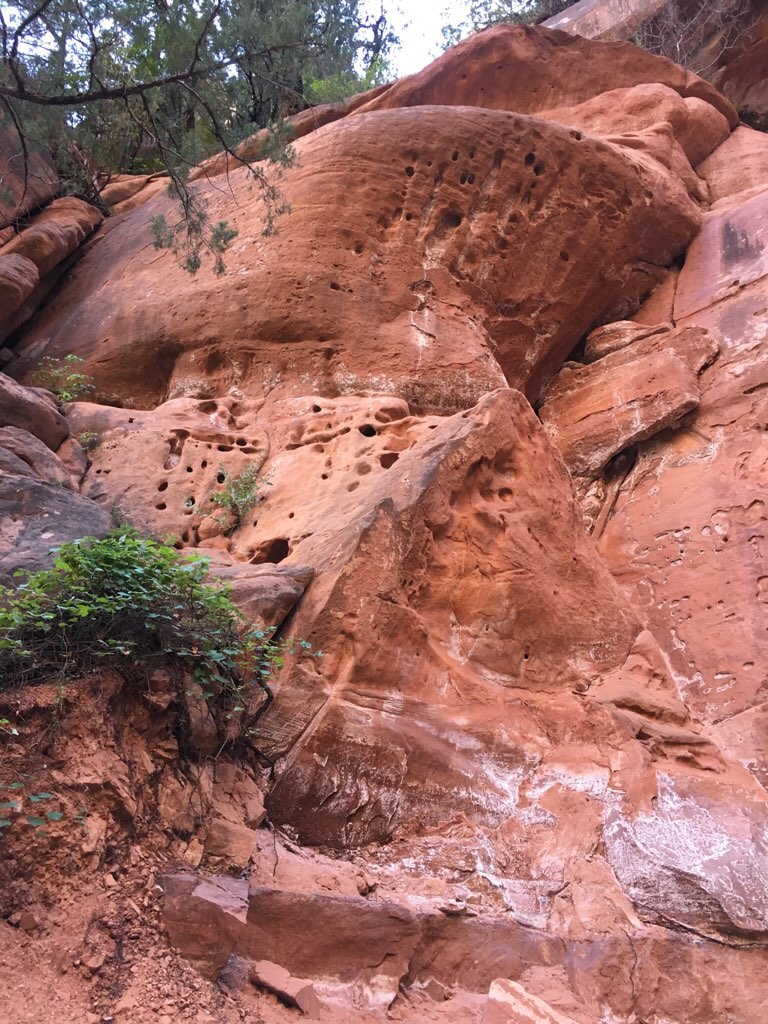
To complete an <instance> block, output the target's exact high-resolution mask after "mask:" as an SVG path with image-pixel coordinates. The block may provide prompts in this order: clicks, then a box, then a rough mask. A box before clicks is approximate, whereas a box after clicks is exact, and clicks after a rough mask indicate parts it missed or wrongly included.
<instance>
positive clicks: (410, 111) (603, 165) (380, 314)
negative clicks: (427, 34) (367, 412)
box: [18, 27, 735, 412]
mask: <svg viewBox="0 0 768 1024" xmlns="http://www.w3.org/2000/svg"><path fill="white" fill-rule="evenodd" d="M476 39H477V42H475V43H473V42H472V41H470V43H469V44H462V46H460V47H458V48H456V50H455V51H452V52H451V53H450V54H446V55H445V57H443V58H440V60H438V61H437V62H435V64H434V65H432V66H431V69H427V70H426V71H424V72H422V73H421V74H420V75H417V76H412V78H411V79H406V80H404V81H403V82H402V83H397V84H396V85H393V86H392V87H391V88H390V89H388V90H385V91H384V92H381V93H380V94H379V95H378V96H375V97H374V98H373V99H371V100H370V101H369V102H368V103H367V104H364V105H362V106H360V107H358V108H357V109H355V110H354V111H353V112H352V113H350V114H349V115H348V116H346V117H344V118H342V119H341V120H338V121H334V122H333V123H331V124H327V125H325V126H324V127H322V128H319V129H318V130H316V131H315V132H313V133H311V134H309V135H307V136H305V137H304V138H303V139H300V140H299V141H298V142H297V143H296V151H297V156H298V160H299V165H300V166H299V167H298V168H297V169H296V170H293V171H290V172H288V174H287V175H286V178H285V180H284V182H283V184H282V188H283V191H284V193H285V196H286V198H287V199H288V201H289V202H290V203H291V207H292V210H293V212H292V214H291V223H290V230H288V226H287V222H286V230H285V231H281V232H280V233H279V234H278V235H277V236H276V237H274V238H271V239H266V240H265V239H263V238H261V236H260V231H261V218H262V216H263V209H262V208H261V207H260V204H259V202H258V201H257V197H256V196H255V195H254V194H253V192H252V186H251V184H250V183H249V180H248V177H247V175H246V172H245V171H244V170H243V169H242V168H241V169H240V170H237V171H233V172H231V173H230V181H231V183H232V186H233V189H234V192H233V197H232V199H231V200H230V199H227V198H225V197H222V192H221V189H220V188H219V187H218V185H215V184H211V185H201V189H202V190H203V192H204V194H205V195H206V197H207V198H208V199H209V201H210V203H211V216H213V215H214V214H215V215H216V216H222V217H228V218H230V220H231V223H232V226H233V227H235V228H236V229H237V230H238V231H239V232H240V234H239V236H238V240H237V242H236V243H235V244H234V246H233V248H232V253H231V256H230V258H229V259H230V273H231V274H232V275H233V278H234V279H236V280H237V286H236V287H234V288H233V289H231V290H230V289H227V290H226V291H225V292H224V293H223V294H222V289H221V285H220V282H219V280H218V279H217V278H216V277H215V275H214V274H213V273H212V271H211V270H210V269H205V270H203V271H201V272H200V273H199V274H198V275H197V277H196V278H194V279H192V278H190V277H189V275H187V274H185V273H184V272H183V270H182V269H181V268H180V267H179V266H178V265H177V264H176V262H175V261H174V257H173V256H172V255H171V254H170V253H165V254H160V255H159V254H158V253H157V252H155V251H154V250H150V249H147V247H146V232H147V223H148V218H149V217H150V216H151V215H153V214H157V213H160V212H165V213H167V214H169V215H170V213H171V207H170V206H169V203H170V200H168V199H167V198H165V197H162V196H156V197H155V198H154V199H153V200H151V201H150V203H149V204H146V205H144V206H142V207H141V209H139V210H135V211H134V212H132V213H130V214H127V215H125V216H124V217H123V218H121V219H120V221H119V223H116V224H114V225H113V226H112V227H111V230H110V231H109V233H108V234H105V235H104V236H103V237H102V238H101V239H100V240H98V241H97V243H96V244H95V245H94V246H93V247H92V248H91V249H90V251H89V252H88V253H87V254H86V255H85V256H84V258H83V259H82V260H81V261H80V263H79V264H78V266H77V268H76V269H75V271H74V272H73V275H72V279H71V282H70V285H69V287H68V289H67V291H66V294H62V295H61V296H60V297H59V298H58V299H56V300H54V301H53V302H52V303H49V304H48V306H47V307H46V310H45V312H44V313H43V314H42V315H41V316H40V317H38V318H37V319H36V321H35V324H34V325H33V327H32V328H31V330H30V331H28V332H27V333H26V334H25V335H24V336H23V337H22V339H21V343H20V345H19V347H18V352H19V354H20V357H21V362H20V363H19V366H18V368H23V366H24V365H25V364H24V360H25V359H26V360H27V362H29V359H30V357H31V356H32V355H35V356H37V355H38V354H39V352H40V351H41V350H42V349H43V347H45V351H46V352H47V353H48V354H49V355H52V356H56V355H63V354H65V353H67V352H69V351H70V349H71V347H72V338H73V337H75V336H76V337H77V339H78V341H77V349H78V354H81V355H82V356H83V357H84V358H85V359H86V362H87V364H88V368H89V370H90V371H91V372H92V373H93V374H94V377H95V378H96V382H97V385H98V388H99V393H100V394H101V395H102V396H103V397H115V398H116V397H119V399H120V401H121V403H122V404H128V405H132V406H134V407H146V406H147V405H156V404H157V403H158V402H159V401H162V400H163V399H165V398H169V397H171V398H173V397H177V396H180V395H190V396H195V397H209V396H210V395H211V394H221V393H223V392H224V391H226V390H227V388H231V387H235V388H238V389H239V390H240V391H242V392H244V393H247V394H249V395H253V396H259V395H266V394H269V395H270V398H275V397H278V396H280V397H282V396H288V395H293V396H300V395H305V394H307V392H308V391H311V392H313V393H315V394H319V395H324V396H326V397H335V396H338V395H339V394H345V393H354V392H359V391H361V390H374V391H378V392H382V391H385V392H389V393H391V394H396V395H399V396H400V397H402V398H404V399H405V400H406V401H408V402H409V403H410V405H411V406H412V407H413V408H414V409H416V410H422V411H436V412H453V411H455V410H457V409H462V408H466V407H467V406H469V405H471V404H473V403H474V402H475V401H476V400H477V399H478V398H479V397H480V395H481V394H483V393H484V392H486V391H489V390H493V389H494V388H496V387H500V386H505V385H507V384H508V385H510V386H514V387H518V388H521V389H523V390H525V391H526V393H528V394H529V395H531V396H532V397H535V396H536V395H537V394H538V392H539V390H540V387H541V384H542V381H543V380H544V378H545V377H546V376H547V375H548V374H549V373H551V372H552V370H553V369H555V368H556V367H557V365H559V363H560V362H561V361H562V359H563V358H564V357H565V356H566V355H567V353H568V352H569V351H570V350H571V349H572V348H573V347H574V346H575V344H576V343H577V342H578V340H579V338H580V337H581V336H582V335H583V334H584V333H585V331H587V330H588V329H589V328H590V327H592V326H594V325H595V324H596V323H599V322H601V321H605V320H610V319H616V318H617V317H618V316H621V315H624V314H626V313H627V312H629V311H631V310H633V309H634V308H636V306H637V304H638V302H639V301H640V300H641V299H642V298H643V297H644V296H645V295H647V294H648V292H649V291H650V290H651V289H652V288H653V287H654V286H655V285H656V284H658V283H659V281H660V280H661V276H662V272H661V270H660V268H661V267H664V266H666V265H668V264H669V263H670V262H671V261H672V260H673V259H674V258H675V257H676V256H677V255H679V254H680V253H681V252H682V251H683V249H684V248H685V246H686V245H687V244H688V242H689V241H690V240H691V238H692V237H693V235H694V234H695V232H696V231H697V230H698V227H699V224H700V220H701V211H700V207H699V205H698V204H699V202H700V200H701V198H702V197H701V195H700V194H699V193H698V192H697V188H696V187H695V180H694V179H695V176H693V172H692V171H691V168H690V164H689V162H688V160H687V158H686V156H685V154H684V152H683V150H682V147H681V144H680V142H678V140H677V136H676V135H675V132H676V131H677V132H678V133H679V134H680V137H681V138H682V139H683V140H685V138H686V136H687V135H688V136H689V135H690V134H691V130H692V126H695V125H698V124H700V123H701V124H702V131H700V132H699V133H698V135H699V136H700V143H699V150H700V151H699V152H697V154H696V155H697V157H698V158H701V157H703V156H705V155H706V154H707V153H708V152H709V151H710V150H711V148H714V146H716V145H717V143H718V142H719V141H720V140H721V139H722V138H723V137H724V135H725V134H726V133H727V123H728V119H729V118H734V117H735V115H734V113H733V111H732V109H731V108H730V106H729V105H728V104H727V103H726V102H725V101H723V100H722V98H721V97H719V95H718V94H716V93H715V92H714V90H712V89H711V88H710V87H708V86H706V85H705V84H704V83H703V82H701V80H699V79H695V77H694V76H690V75H686V74H685V73H683V72H681V71H680V69H678V68H676V67H675V66H674V65H673V64H671V63H669V62H665V61H660V60H657V59H655V58H651V57H649V56H647V55H645V54H641V53H639V51H637V50H636V49H635V48H632V47H628V46H624V45H617V47H616V48H615V53H614V54H613V55H612V56H613V57H615V58H616V60H615V61H614V62H613V63H612V64H610V67H611V68H612V70H611V72H610V74H608V75H607V81H606V83H604V82H602V81H600V80H599V79H597V80H596V79H595V76H594V64H593V63H592V62H590V53H591V51H592V49H594V47H595V46H597V45H598V44H592V43H587V42H585V41H574V40H573V39H572V38H571V37H568V36H566V35H560V36H559V35H557V34H554V35H553V36H548V35H544V34H543V33H541V32H539V33H535V32H533V31H529V32H522V33H521V32H517V31H515V30H512V29H510V28H508V27H502V28H500V29H497V30H494V31H493V32H492V33H483V34H481V35H480V36H478V37H476ZM473 47H474V48H473ZM502 60H503V61H504V64H503V66H504V67H505V68H506V72H505V74H504V75H502V74H498V75H495V76H494V79H493V80H494V82H496V83H497V92H496V93H494V94H490V93H489V92H488V91H487V90H486V84H487V81H488V72H487V68H488V67H489V66H490V65H491V62H494V63H498V62H499V61H502ZM457 62H458V63H460V64H461V66H462V67H463V68H466V71H465V72H464V79H465V83H464V85H463V86H462V88H461V90H459V92H451V91H449V90H448V89H447V87H446V85H445V82H447V81H454V80H455V79H457V77H458V76H457V74H456V73H455V67H456V66H457ZM601 66H602V65H601ZM606 66H607V65H606ZM523 67H525V68H528V69H529V72H531V73H533V72H534V71H537V70H538V69H539V68H548V69H550V70H549V71H548V74H549V76H550V78H549V79H548V81H549V83H550V85H549V87H548V88H547V89H544V88H543V86H542V87H541V88H539V87H538V85H537V83H536V82H535V81H530V80H529V74H526V75H521V69H522V68H523ZM587 68H590V72H589V73H587V70H586V69H587ZM563 79H567V80H568V82H569V83H570V84H569V88H568V89H567V90H563V88H557V89H556V88H555V87H554V83H555V82H556V81H561V80H563ZM523 80H525V81H526V83H527V84H526V85H525V86H524V87H523V86H522V85H521V84H519V83H521V82H522V81H523ZM649 81H655V82H656V83H657V85H658V86H659V88H661V89H662V91H665V95H666V94H667V93H669V94H670V95H673V96H674V97H675V100H676V101H677V102H678V103H679V105H680V108H681V109H680V111H678V115H679V116H677V117H676V118H675V120H676V127H673V128H672V129H670V128H669V127H668V122H666V121H665V122H662V124H661V129H660V130H661V136H660V137H659V138H656V136H655V135H653V133H652V136H651V137H646V136H647V129H648V128H649V122H650V120H652V119H650V118H649V116H647V115H648V109H649V108H648V104H647V103H646V116H645V117H644V118H640V120H638V121H636V123H635V124H633V129H634V128H635V127H637V126H638V125H642V128H641V130H640V131H639V132H637V133H635V132H634V131H630V132H628V133H627V134H626V135H624V136H621V137H615V121H616V119H615V118H614V119H613V123H612V124H611V125H610V126H609V134H610V137H611V140H612V141H604V140H603V139H602V138H599V137H595V136H592V135H589V136H587V135H585V134H584V133H583V132H582V131H580V130H578V129H576V128H563V127H560V126H558V125H555V124H553V123H551V122H544V121H542V120H536V119H531V118H530V117H526V116H522V115H521V114H520V113H516V112H515V111H522V112H523V114H524V115H533V114H537V113H539V112H540V111H541V110H542V105H544V109H545V110H546V109H548V108H553V107H555V106H562V105H563V104H564V103H568V105H569V111H570V113H571V115H572V117H573V118H576V119H578V117H577V115H578V110H577V109H574V108H578V107H579V105H580V104H584V103H587V104H589V103H591V102H592V101H593V100H594V97H595V96H596V95H598V94H599V93H600V91H601V88H602V87H603V86H604V85H605V87H610V88H624V89H629V91H630V92H631V91H632V88H633V87H635V86H637V85H639V84H641V83H647V82H649ZM512 83H518V85H517V86H516V88H514V89H512V88H511V85H512ZM537 93H538V94H539V96H538V98H536V96H537ZM710 101H711V102H710ZM467 104H473V106H472V107H471V109H470V108H469V107H467V106H466V105H467ZM448 105H450V109H448ZM461 105H464V106H461ZM481 106H482V109H481ZM547 116H548V115H547ZM567 123H568V122H567ZM650 127H653V126H652V125H650ZM414 137H418V139H419V145H418V146H414V145H411V144H410V143H404V142H403V140H404V139H411V138H414ZM395 154H396V157H395ZM350 168H355V170H354V173H352V174H351V173H350ZM246 197H247V199H246ZM318 204H320V205H318ZM319 217H320V218H322V221H323V224H324V225H325V228H324V231H323V232H322V234H321V235H319V236H318V234H317V231H316V224H317V220H318V218H319ZM553 218H557V220H558V222H559V224H560V227H559V228H558V231H557V232H556V233H553V232H552V230H551V224H552V220H553ZM128 266H130V274H128V275H125V276H123V270H124V268H126V267H128ZM277 267H279V268H280V271H279V272H277V270H276V269H275V268H277ZM160 268H162V270H161V269H160ZM158 275H160V276H158ZM117 277H121V285H120V288H119V289H118V288H115V287H112V285H111V281H112V280H113V279H116V278H117ZM160 277H162V280H163V287H162V288H159V287H158V286H157V282H158V280H160ZM97 295H98V298H97ZM575 295H578V296H579V297H580V300H579V302H578V303H575V302H574V298H573V297H574V296H575ZM169 296H170V297H169ZM137 309H139V310H140V313H139V315H138V316H137V315H136V310H137ZM363 336H365V338H366V339H367V343H366V344H365V345H361V344H360V343H359V340H358V339H360V338H361V337H363ZM366 351H367V352H368V353H369V358H368V359H366V358H365V352H366ZM150 359H151V361H152V365H153V373H152V375H151V376H148V375H147V374H146V373H144V372H143V370H142V367H143V366H144V365H145V362H146V361H147V360H150Z"/></svg>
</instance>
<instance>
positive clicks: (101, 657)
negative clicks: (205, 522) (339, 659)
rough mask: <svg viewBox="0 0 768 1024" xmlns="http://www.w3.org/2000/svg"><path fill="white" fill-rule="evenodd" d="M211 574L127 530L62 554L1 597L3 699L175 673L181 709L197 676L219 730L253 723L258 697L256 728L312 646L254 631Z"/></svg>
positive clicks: (204, 565)
mask: <svg viewBox="0 0 768 1024" xmlns="http://www.w3.org/2000/svg"><path fill="white" fill-rule="evenodd" d="M207 574H208V561H207V560H206V559H203V558H195V559H189V558H184V557H182V556H181V555H180V554H179V552H178V551H176V550H175V549H174V548H172V547H169V546H167V545H165V544H161V543H159V542H158V541H155V540H152V539H150V538H147V537H142V536H140V535H139V534H138V533H137V532H136V531H135V530H133V529H131V528H130V527H121V528H119V529H116V530H113V531H112V532H111V533H109V534H108V535H107V536H106V537H104V538H102V539H101V540H97V539H96V538H94V537H86V538H85V539H83V540H79V541H74V542H72V543H70V544H63V545H62V546H61V547H60V548H59V549H58V551H57V555H56V560H55V562H54V564H53V567H52V568H51V569H45V570H43V571H41V572H37V573H34V574H33V575H32V576H30V578H29V579H28V580H26V582H24V583H22V584H21V585H20V586H19V587H18V588H16V589H11V588H0V689H11V688H14V687H21V686H25V685H34V684H37V683H42V682H56V681H58V682H59V683H60V684H62V685H63V684H65V683H66V682H67V680H69V679H74V678H77V677H78V676H82V675H84V674H87V673H89V672H92V671H94V670H95V669H98V668H99V667H102V666H107V665H114V666H115V667H117V668H119V669H121V670H122V671H123V672H124V673H125V674H126V676H128V677H134V678H135V677H136V676H137V673H138V674H139V675H148V674H149V672H148V670H149V669H150V668H151V667H152V666H153V665H170V666H171V667H176V668H178V669H179V671H178V672H177V673H176V674H175V681H176V685H177V690H178V696H179V705H180V706H183V705H184V701H183V696H184V693H183V688H184V685H185V683H184V677H185V675H187V674H190V675H191V677H192V678H193V679H194V681H195V682H196V683H197V684H199V686H200V688H201V691H202V695H203V697H204V698H205V699H206V700H207V701H208V703H209V708H210V710H211V711H212V713H213V714H214V716H215V717H217V718H218V719H219V720H220V721H221V720H225V719H229V718H231V717H232V716H233V715H246V718H247V715H248V713H249V708H250V705H251V703H252V701H251V696H252V695H254V694H256V693H261V694H263V697H264V700H263V701H262V702H261V704H260V706H259V707H258V708H256V709H255V710H251V711H250V715H251V720H253V718H255V717H258V715H259V714H260V713H261V711H263V710H264V708H265V707H267V706H268V704H269V703H270V702H271V700H272V691H271V689H270V686H269V678H270V676H271V675H272V673H273V672H274V670H275V669H276V668H277V667H279V666H280V664H281V663H282V658H283V657H284V655H285V653H286V652H288V651H292V650H294V649H295V648H297V647H298V648H309V644H308V643H306V642H305V641H301V640H298V641H291V640H278V639H275V638H274V636H273V631H272V630H269V629H257V628H255V627H253V626H251V625H249V624H248V623H247V622H246V621H245V620H244V618H243V616H242V614H241V613H240V611H239V610H238V608H237V607H236V606H235V605H234V604H233V603H232V601H231V600H230V598H229V594H228V591H227V589H226V587H224V586H222V585H216V584H215V583H214V582H212V581H210V580H209V579H208V576H207ZM247 725H248V722H247V721H246V722H245V723H244V726H245V727H247Z"/></svg>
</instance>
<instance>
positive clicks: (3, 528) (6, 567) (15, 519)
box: [0, 474, 113, 580]
mask: <svg viewBox="0 0 768 1024" xmlns="http://www.w3.org/2000/svg"><path fill="white" fill-rule="evenodd" d="M112 526H113V523H112V520H111V518H110V516H109V513H108V512H106V511H105V510H104V509H102V508H100V507H99V506H98V505H95V504H94V503H93V502H92V501H88V499H87V498H83V497H81V495H79V494H75V493H73V492H72V491H70V490H67V489H66V488H63V487H56V486H52V485H50V484H47V483H43V482H42V481H39V480H37V479H34V478H31V477H25V476H13V475H5V474H2V475H0V577H1V578H3V579H4V580H10V579H11V577H12V575H13V573H14V572H15V571H16V570H17V569H24V570H25V571H28V572H32V571H34V570H36V569H41V568H44V567H46V566H48V565H49V564H50V562H51V549H52V548H55V547H58V545H60V544H62V543H63V542H65V541H70V540H77V539H79V538H80V537H93V536H96V537H98V536H103V535H104V534H105V533H107V532H108V531H109V530H110V529H111V528H112Z"/></svg>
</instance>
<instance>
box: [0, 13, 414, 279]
mask: <svg viewBox="0 0 768 1024" xmlns="http://www.w3.org/2000/svg"><path fill="white" fill-rule="evenodd" d="M393 41H394V36H393V35H392V33H391V31H390V30H389V27H388V25H387V23H386V19H385V18H384V16H383V14H382V15H379V16H378V17H373V18H366V17H365V16H364V14H363V12H362V10H361V5H360V0H12V2H10V3H6V4H3V5H2V6H0V129H10V132H9V133H8V135H9V137H12V138H15V140H16V143H17V147H16V148H17V152H16V154H12V155H13V156H15V157H16V158H17V160H20V161H22V162H23V164H24V167H25V168H26V167H27V164H28V158H29V154H30V153H31V152H32V151H33V150H34V149H35V148H40V147H44V148H46V149H48V151H49V152H51V154H52V155H53V157H54V160H55V163H56V166H57V169H58V171H59V174H60V177H61V180H62V184H63V188H64V190H65V191H68V192H70V193H74V194H78V195H81V196H82V197H83V198H86V199H88V200H90V201H92V202H98V188H97V181H96V172H97V171H98V172H106V173H108V174H114V173H118V172H133V173H136V172H152V171H162V170H164V171H166V172H168V174H169V175H170V187H171V189H172V191H173V192H174V193H175V194H176V195H177V197H178V199H179V200H180V202H181V205H182V208H183V223H184V232H185V239H186V240H185V246H184V250H185V258H186V262H187V266H188V269H190V270H194V269H196V267H197V266H198V265H199V262H200V252H201V250H205V249H207V250H209V251H211V252H213V253H214V254H215V255H216V256H217V258H218V256H219V255H220V253H221V251H223V249H225V248H226V246H227V245H228V244H229V241H230V240H231V238H232V237H233V235H232V233H231V232H230V231H229V230H228V229H227V228H226V225H224V226H222V225H210V224H208V222H207V217H206V213H205V208H204V205H203V204H202V203H201V202H200V200H199V199H198V198H197V196H196V194H195V190H194V189H193V188H192V187H191V186H189V185H187V182H186V177H187V173H188V172H189V170H190V169H191V168H192V167H193V166H194V165H195V164H197V163H198V162H199V161H200V160H201V159H203V158H204V157H206V156H209V155H211V154H212V153H215V152H219V151H221V150H226V151H228V152H230V153H233V152H234V149H235V146H236V144H237V142H239V141H240V140H242V139H243V138H245V137H247V136H248V135H250V134H252V133H253V132H255V131H256V130H258V129H260V128H264V127H269V126H274V125H277V124H279V122H280V121H281V120H282V119H283V118H284V117H286V116H288V115H290V114H292V113H295V112H297V111H299V110H301V109H304V108H305V107H307V106H309V105H312V104H313V103H314V102H317V94H318V92H320V93H321V92H322V88H323V83H325V82H329V81H330V82H336V83H340V91H341V92H342V93H343V92H346V93H350V92H354V91H355V90H356V88H357V87H360V86H362V87H366V85H367V84H371V83H372V82H373V81H375V79H376V77H377V76H379V77H380V76H381V75H382V74H383V73H384V69H385V61H386V57H387V53H388V50H389V48H390V46H391V45H392V43H393ZM337 91H338V90H337ZM335 98H339V97H338V96H337V97H335ZM274 139H275V145H274V146H273V147H272V148H271V150H270V157H271V160H270V163H271V165H272V166H271V170H269V169H268V170H266V171H265V168H264V167H263V166H260V165H249V173H251V174H252V175H253V177H254V178H255V180H256V181H257V182H258V184H259V185H260V186H261V187H262V188H263V190H264V194H265V197H266V198H267V200H268V203H267V206H268V211H269V212H268V226H269V222H270V218H271V215H272V214H273V213H274V212H275V210H276V209H279V198H278V193H277V190H276V189H275V188H274V185H273V184H272V182H271V179H270V175H273V174H274V171H275V169H276V168H279V166H280V165H281V164H283V165H284V164H286V163H287V162H289V161H290V149H289V147H288V143H289V139H288V138H287V137H286V135H285V133H282V132H280V131H276V132H275V135H274ZM1 187H2V182H0V188H1ZM1 201H2V193H1V192H0V202H1ZM175 239H176V240H177V239H178V236H177V235H176V234H175V231H174V230H173V229H168V227H167V225H164V224H159V225H156V231H155V242H156V244H158V245H163V244H173V242H174V240H175ZM218 262H219V269H221V267H220V260H219V261H218Z"/></svg>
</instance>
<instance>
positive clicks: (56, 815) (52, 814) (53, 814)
mask: <svg viewBox="0 0 768 1024" xmlns="http://www.w3.org/2000/svg"><path fill="white" fill-rule="evenodd" d="M63 817H64V815H63V813H62V812H61V811H48V813H47V814H46V818H47V819H48V820H49V821H61V819H62V818H63Z"/></svg>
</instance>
